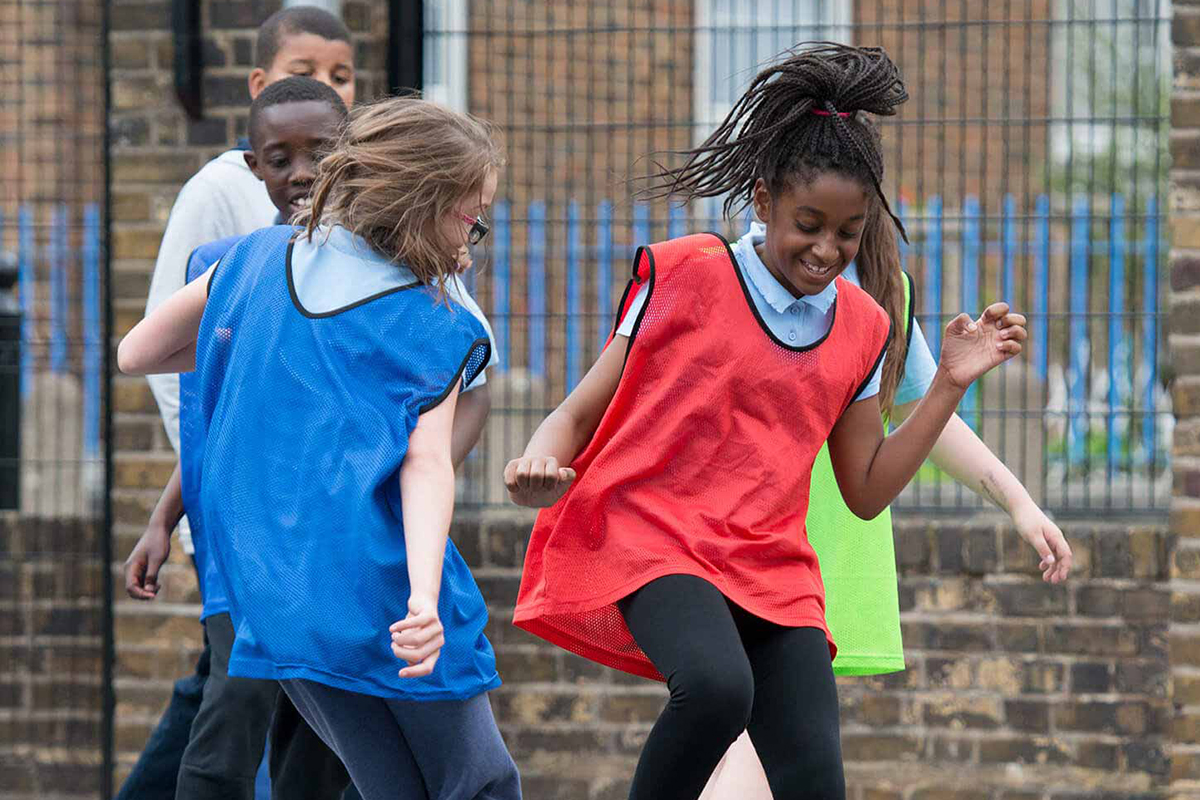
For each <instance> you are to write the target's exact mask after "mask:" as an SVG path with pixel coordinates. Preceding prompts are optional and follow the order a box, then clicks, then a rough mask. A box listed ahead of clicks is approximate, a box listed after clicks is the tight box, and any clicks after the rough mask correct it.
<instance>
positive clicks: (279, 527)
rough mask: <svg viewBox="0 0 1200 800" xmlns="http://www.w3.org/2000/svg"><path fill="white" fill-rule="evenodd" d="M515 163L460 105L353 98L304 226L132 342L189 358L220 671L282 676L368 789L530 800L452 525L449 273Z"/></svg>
mask: <svg viewBox="0 0 1200 800" xmlns="http://www.w3.org/2000/svg"><path fill="white" fill-rule="evenodd" d="M502 163H503V157H502V154H501V152H500V150H499V148H498V146H497V145H496V144H495V143H494V141H493V139H492V135H491V130H490V128H489V127H488V126H487V125H486V124H484V123H482V122H480V121H478V120H475V119H473V118H470V117H468V116H466V115H463V114H458V113H455V112H453V111H450V110H448V109H445V108H442V107H440V106H437V105H436V104H433V103H429V102H427V101H422V100H416V99H412V98H400V99H389V100H385V101H383V102H380V103H377V104H374V105H371V106H365V107H362V108H359V109H356V110H355V111H353V112H352V113H351V117H350V120H349V122H348V124H347V127H346V129H345V131H344V132H343V134H342V135H341V137H340V139H339V141H338V144H337V145H336V147H335V148H334V150H333V152H332V153H331V154H330V155H328V156H327V157H326V159H325V160H324V161H323V162H322V164H321V166H320V169H319V171H318V176H317V179H316V182H315V184H314V186H313V190H312V193H311V197H312V206H311V209H310V211H309V212H308V214H307V215H305V217H304V218H302V219H301V220H300V224H301V225H302V226H304V227H305V228H306V230H305V231H304V232H302V233H300V234H299V235H297V234H296V232H295V229H294V228H292V227H290V226H280V227H275V228H267V229H264V230H261V231H258V232H256V233H253V234H251V235H249V236H247V237H245V238H244V239H242V240H241V241H239V242H238V243H237V244H236V245H234V246H233V247H232V248H231V249H230V250H229V252H228V253H226V254H225V256H224V257H223V258H222V259H221V262H220V263H219V264H217V265H216V266H215V267H213V268H212V269H211V270H209V274H208V275H206V276H204V279H203V280H197V281H194V282H192V283H190V284H188V285H187V286H186V287H185V288H184V289H182V290H180V291H179V292H178V293H176V294H175V295H174V296H172V297H171V298H170V299H169V300H168V301H166V302H165V303H163V305H162V306H160V307H159V309H157V310H156V311H155V312H154V313H153V314H151V315H150V316H148V317H147V318H146V319H145V320H143V321H142V322H141V323H139V324H138V325H137V327H135V328H134V329H133V330H132V331H131V332H130V333H129V335H128V336H127V337H126V338H125V340H124V341H122V343H121V345H120V348H119V351H118V362H119V365H120V368H121V370H122V371H123V372H126V373H130V374H147V373H153V372H181V371H190V370H192V369H195V371H196V383H197V394H198V408H199V412H198V414H197V416H198V417H199V422H198V424H199V425H200V427H202V428H203V430H202V431H201V432H200V435H199V437H198V440H199V441H200V442H201V444H200V447H201V452H202V455H201V456H199V457H198V458H196V459H191V460H190V462H189V464H188V466H186V467H185V472H186V471H189V470H190V471H191V474H190V475H188V474H185V475H184V483H185V485H187V486H191V487H194V491H195V495H196V496H195V498H194V502H193V503H191V504H189V508H193V507H194V508H196V509H197V513H198V514H199V516H200V518H201V520H202V523H203V525H204V527H205V530H206V531H208V534H209V539H210V542H211V545H212V557H213V558H214V559H215V561H216V562H217V565H218V569H219V571H220V573H221V575H222V576H223V577H224V579H225V583H226V589H227V591H228V595H229V604H230V611H231V616H232V619H233V623H234V626H235V629H236V641H235V643H234V647H233V651H232V654H231V656H230V661H229V673H230V674H231V675H237V676H242V677H248V678H266V679H272V680H278V681H280V682H281V684H282V686H283V688H284V690H285V691H286V692H287V693H288V696H289V697H290V698H291V699H292V701H293V703H294V704H295V705H296V707H297V708H298V709H299V711H300V712H301V714H302V715H303V716H304V717H305V719H306V720H307V721H308V722H309V724H311V725H312V726H313V728H314V729H315V730H316V731H317V733H318V734H319V735H320V736H321V738H322V739H324V740H325V742H326V743H327V744H328V745H329V746H330V747H331V749H333V750H334V751H335V752H336V753H337V754H338V756H339V757H340V758H341V759H342V760H343V762H344V763H345V765H346V768H347V770H348V771H349V773H350V776H351V778H352V779H353V781H354V783H355V785H356V786H357V787H358V789H359V790H360V792H361V793H362V795H363V797H364V798H365V800H374V799H375V798H381V799H382V798H394V797H397V796H400V797H410V796H411V797H429V798H445V800H451V799H452V798H453V799H454V800H459V799H460V798H461V800H475V799H477V800H513V799H515V798H519V797H520V783H519V779H518V776H517V772H516V767H515V765H514V764H513V761H512V758H511V757H510V756H509V754H508V751H507V749H506V748H505V746H504V742H503V741H502V739H501V738H500V734H499V731H498V729H497V727H496V723H495V720H494V719H493V717H492V714H491V709H490V706H489V704H488V701H487V696H486V694H485V693H486V692H487V691H488V690H490V689H493V688H495V687H496V686H498V685H499V684H500V679H499V676H498V675H497V673H496V665H495V657H494V655H493V652H492V648H491V645H490V644H489V643H488V641H487V638H486V637H485V636H484V633H483V631H484V626H485V624H486V622H487V609H486V605H485V603H484V600H483V598H482V596H481V595H480V593H479V589H478V587H477V586H476V584H475V581H474V579H473V578H472V577H471V574H470V571H469V570H468V568H467V565H466V563H465V562H464V561H463V559H462V557H461V556H460V555H459V553H458V551H457V549H456V548H455V547H454V544H453V542H451V541H449V540H448V538H447V531H448V529H449V525H450V517H451V513H452V510H453V502H454V471H453V466H452V462H451V439H450V435H451V434H450V432H451V425H452V422H453V419H454V410H455V405H456V401H457V397H458V393H459V392H460V391H461V390H462V389H463V388H464V387H467V386H469V385H470V384H471V383H472V382H473V381H474V380H475V379H476V377H477V376H478V375H479V374H480V373H481V372H482V370H483V367H484V365H485V364H486V363H487V362H488V358H489V354H490V347H489V344H488V337H487V332H486V330H485V329H484V327H483V326H482V325H481V324H480V323H479V322H478V321H477V320H476V318H475V317H474V316H473V315H472V314H470V313H469V312H468V311H467V310H466V309H464V308H463V307H462V306H461V305H460V304H458V303H457V302H455V301H454V300H453V299H452V298H451V297H450V296H449V294H448V292H447V287H448V286H449V285H450V284H451V283H452V282H453V279H454V274H455V271H456V269H457V267H456V263H457V262H456V255H457V253H458V251H459V250H460V248H462V247H463V246H464V245H466V244H468V243H470V244H474V243H476V242H477V241H478V240H479V239H480V238H481V237H482V236H483V235H484V234H485V233H486V232H487V226H486V222H485V220H484V218H483V214H484V211H485V210H486V208H487V207H488V206H489V205H490V203H491V201H492V198H493V196H494V195H495V191H496V183H497V174H498V170H499V168H500V167H501V165H502ZM209 299H211V300H212V302H208V300H209Z"/></svg>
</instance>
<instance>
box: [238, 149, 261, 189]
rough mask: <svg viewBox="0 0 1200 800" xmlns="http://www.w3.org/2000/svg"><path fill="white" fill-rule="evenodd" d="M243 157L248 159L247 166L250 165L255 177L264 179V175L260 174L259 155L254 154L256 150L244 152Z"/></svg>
mask: <svg viewBox="0 0 1200 800" xmlns="http://www.w3.org/2000/svg"><path fill="white" fill-rule="evenodd" d="M242 157H243V158H244V159H246V166H247V167H249V168H250V171H251V172H253V173H254V177H256V178H258V179H259V180H260V181H261V180H264V179H263V176H262V175H260V174H258V156H256V155H254V151H253V150H247V151H246V152H244V153H242Z"/></svg>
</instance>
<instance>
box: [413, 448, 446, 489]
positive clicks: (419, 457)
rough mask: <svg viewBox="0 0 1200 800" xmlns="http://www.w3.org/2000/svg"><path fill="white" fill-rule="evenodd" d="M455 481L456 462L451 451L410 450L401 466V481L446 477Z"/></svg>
mask: <svg viewBox="0 0 1200 800" xmlns="http://www.w3.org/2000/svg"><path fill="white" fill-rule="evenodd" d="M447 475H449V477H450V480H451V481H453V480H454V462H453V460H452V459H451V456H450V451H449V449H446V450H445V451H444V452H443V451H441V450H439V451H436V452H435V451H432V450H424V449H413V448H409V450H408V452H407V453H405V454H404V462H403V463H402V464H401V465H400V479H401V480H405V479H409V478H414V477H415V478H430V477H439V476H441V477H445V476H447Z"/></svg>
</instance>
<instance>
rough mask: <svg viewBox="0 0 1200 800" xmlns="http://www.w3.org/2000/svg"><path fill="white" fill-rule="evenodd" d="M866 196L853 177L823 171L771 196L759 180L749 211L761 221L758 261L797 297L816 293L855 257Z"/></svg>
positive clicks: (859, 240)
mask: <svg viewBox="0 0 1200 800" xmlns="http://www.w3.org/2000/svg"><path fill="white" fill-rule="evenodd" d="M868 203H869V195H868V193H867V189H866V188H865V187H863V185H862V184H861V183H859V182H858V181H855V180H852V179H850V178H846V177H843V176H841V175H839V174H837V173H835V172H823V173H821V174H819V175H818V176H817V177H816V178H815V179H813V180H812V181H810V182H807V183H805V182H799V181H795V182H792V183H790V185H789V186H788V187H787V188H786V189H784V190H783V191H781V192H780V193H779V194H778V195H775V196H772V195H771V192H770V190H769V189H768V188H767V185H766V183H765V182H764V181H763V180H762V179H761V178H760V179H759V180H758V182H757V183H755V185H754V211H755V213H756V214H758V217H759V219H761V220H763V221H764V222H765V223H766V224H767V236H766V241H765V242H763V244H762V245H760V246H759V247H758V248H757V251H758V254H759V256H760V257H761V258H762V260H763V264H765V265H766V267H767V269H769V270H770V271H771V274H772V275H774V276H775V277H776V279H778V280H779V282H780V283H781V284H783V286H784V287H785V288H787V289H788V290H789V291H790V292H791V293H792V294H794V295H795V296H797V297H800V296H802V295H814V294H820V293H821V291H822V290H824V289H825V287H826V286H828V285H829V284H830V282H831V281H833V279H834V278H836V277H837V276H838V275H839V274H841V272H842V270H844V269H845V268H846V267H847V266H849V264H850V262H851V261H853V260H854V257H855V256H856V255H858V247H859V244H860V243H861V241H862V231H863V226H864V225H865V223H866V218H867V210H868Z"/></svg>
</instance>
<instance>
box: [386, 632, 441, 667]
mask: <svg viewBox="0 0 1200 800" xmlns="http://www.w3.org/2000/svg"><path fill="white" fill-rule="evenodd" d="M445 644H446V636H445V633H444V632H443V630H442V627H441V626H440V625H437V626H431V627H428V628H421V629H419V630H415V631H407V632H405V633H393V634H392V655H394V656H396V658H398V659H400V660H402V661H407V662H408V663H409V665H410V666H411V665H413V664H419V663H421V662H422V661H424V660H425V659H427V658H429V657H430V656H431V655H434V654H435V653H437V652H438V651H439V650H441V649H442V647H443V646H444V645H445Z"/></svg>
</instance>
